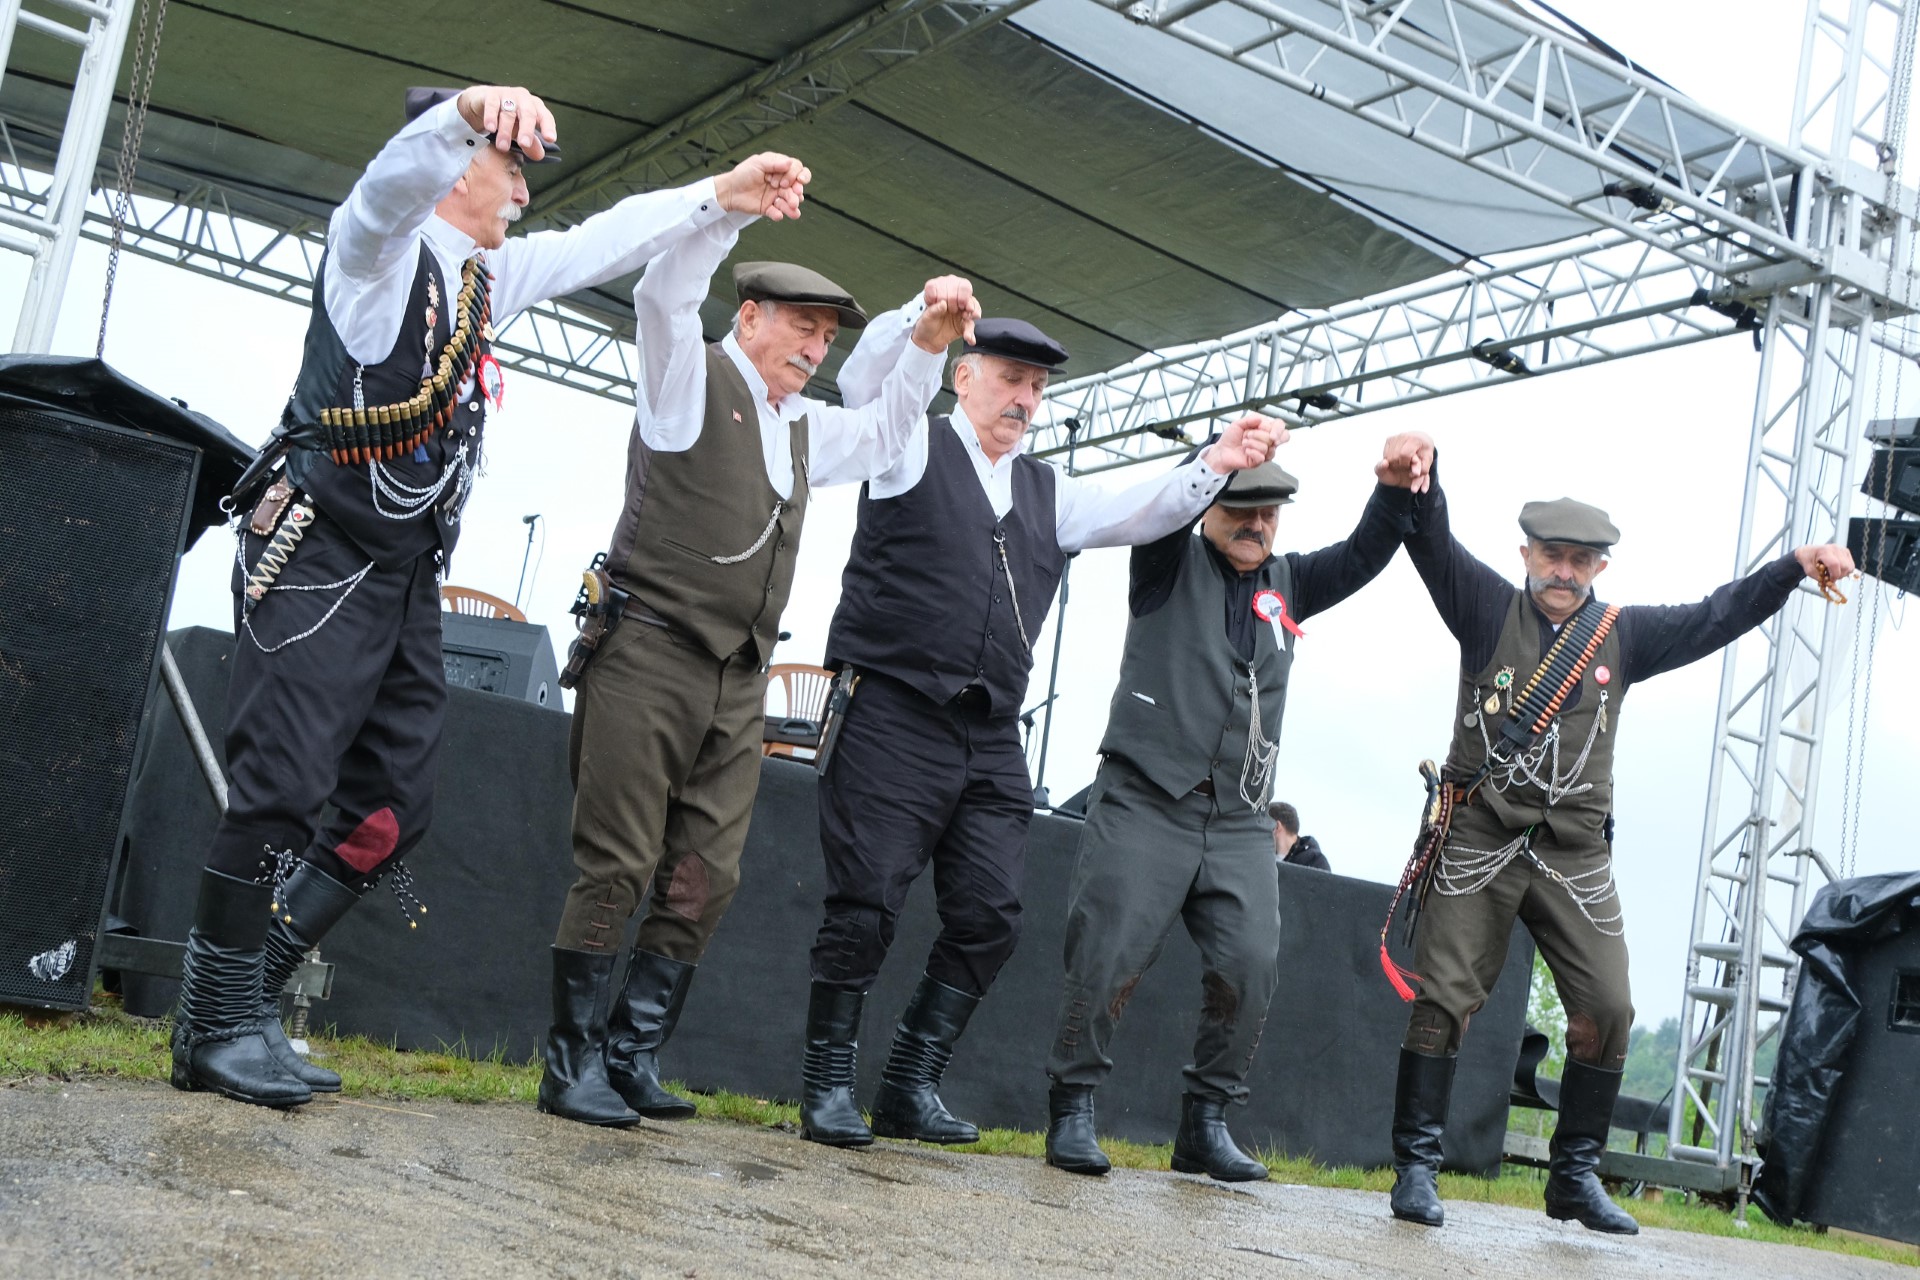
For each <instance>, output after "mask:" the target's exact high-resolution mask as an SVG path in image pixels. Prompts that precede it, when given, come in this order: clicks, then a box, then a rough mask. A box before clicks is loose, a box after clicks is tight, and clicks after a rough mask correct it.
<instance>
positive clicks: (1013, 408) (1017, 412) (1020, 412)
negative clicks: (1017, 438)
mask: <svg viewBox="0 0 1920 1280" xmlns="http://www.w3.org/2000/svg"><path fill="white" fill-rule="evenodd" d="M1000 416H1001V417H1003V418H1012V419H1013V420H1014V421H1015V422H1025V421H1026V420H1027V411H1026V410H1025V409H1024V408H1022V407H1021V406H1019V405H1017V404H1010V405H1008V406H1007V407H1006V408H1004V409H1002V410H1001V411H1000Z"/></svg>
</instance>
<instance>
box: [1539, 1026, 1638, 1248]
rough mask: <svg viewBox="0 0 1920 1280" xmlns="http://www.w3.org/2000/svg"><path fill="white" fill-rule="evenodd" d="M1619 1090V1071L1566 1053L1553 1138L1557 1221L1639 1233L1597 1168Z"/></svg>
mask: <svg viewBox="0 0 1920 1280" xmlns="http://www.w3.org/2000/svg"><path fill="white" fill-rule="evenodd" d="M1619 1096H1620V1072H1618V1071H1603V1070H1601V1069H1600V1068H1599V1067H1596V1066H1593V1065H1591V1064H1589V1063H1585V1062H1580V1061H1577V1060H1576V1059H1573V1058H1568V1059H1567V1069H1566V1071H1565V1072H1564V1073H1563V1074H1562V1075H1561V1077H1560V1120H1559V1123H1557V1124H1556V1125H1554V1127H1553V1141H1552V1142H1551V1143H1550V1144H1548V1152H1549V1154H1550V1155H1551V1157H1552V1158H1551V1160H1550V1161H1549V1162H1548V1164H1547V1216H1548V1217H1549V1218H1552V1219H1554V1220H1555V1221H1557V1222H1567V1221H1569V1220H1571V1221H1577V1222H1578V1223H1579V1224H1580V1225H1581V1226H1583V1227H1585V1228H1586V1229H1587V1230H1589V1231H1604V1232H1606V1233H1608V1234H1609V1235H1616V1236H1637V1235H1639V1234H1640V1224H1639V1223H1637V1222H1635V1221H1634V1220H1633V1215H1632V1214H1630V1213H1628V1212H1627V1211H1626V1210H1625V1209H1622V1208H1621V1207H1620V1206H1619V1205H1617V1204H1615V1203H1614V1202H1613V1201H1612V1200H1611V1199H1610V1198H1609V1197H1608V1196H1607V1192H1606V1189H1605V1188H1604V1187H1602V1186H1601V1185H1600V1178H1599V1176H1598V1175H1597V1174H1596V1172H1595V1170H1597V1169H1598V1168H1599V1167H1600V1153H1601V1152H1603V1151H1605V1150H1606V1149H1607V1130H1608V1129H1609V1128H1611V1127H1612V1123H1613V1100H1614V1099H1615V1098H1617V1097H1619Z"/></svg>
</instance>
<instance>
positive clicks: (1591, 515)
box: [1520, 498, 1620, 551]
mask: <svg viewBox="0 0 1920 1280" xmlns="http://www.w3.org/2000/svg"><path fill="white" fill-rule="evenodd" d="M1520 528H1521V531H1522V532H1524V533H1525V534H1526V535H1527V536H1528V537H1529V538H1532V539H1534V540H1535V541H1537V542H1571V543H1573V544H1574V545H1575V546H1581V547H1592V548H1593V549H1594V550H1595V551H1605V550H1607V549H1609V548H1610V547H1612V546H1613V544H1614V543H1616V542H1618V541H1620V531H1619V530H1618V529H1616V528H1614V527H1613V521H1612V520H1610V519H1608V517H1607V513H1606V512H1604V511H1602V510H1601V509H1600V508H1598V507H1590V506H1588V505H1587V504H1586V503H1584V502H1575V501H1574V500H1573V499H1572V498H1559V499H1556V500H1555V501H1553V502H1529V503H1528V504H1527V505H1526V506H1524V507H1522V508H1520Z"/></svg>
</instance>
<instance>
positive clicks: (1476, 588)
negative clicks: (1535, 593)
mask: <svg viewBox="0 0 1920 1280" xmlns="http://www.w3.org/2000/svg"><path fill="white" fill-rule="evenodd" d="M1407 556H1408V558H1409V559H1411V560H1412V561H1413V567H1414V568H1415V569H1416V570H1418V571H1419V574H1420V580H1421V581H1422V582H1424V583H1426V586H1427V595H1428V596H1429V597H1431V598H1432V600H1433V607H1434V608H1435V609H1436V610H1437V611H1438V612H1439V614H1440V620H1441V621H1442V622H1444V623H1446V624H1447V630H1448V631H1450V632H1452V633H1453V638H1454V639H1455V640H1457V641H1459V642H1460V662H1461V665H1462V666H1464V667H1468V668H1470V669H1475V670H1477V669H1478V668H1480V667H1483V666H1485V665H1486V664H1487V662H1488V661H1490V660H1491V659H1492V657H1493V646H1494V644H1495V643H1496V642H1497V641H1498V640H1499V638H1500V627H1501V624H1502V621H1503V619H1504V618H1505V615H1506V610H1507V608H1508V606H1509V605H1511V604H1512V602H1513V591H1514V588H1513V584H1512V583H1510V582H1508V581H1507V580H1506V579H1505V578H1503V577H1501V576H1500V574H1499V572H1498V571H1497V570H1495V569H1493V568H1492V567H1491V566H1489V565H1487V564H1485V563H1484V562H1482V561H1481V560H1479V559H1477V558H1476V557H1475V556H1474V555H1473V554H1472V553H1471V552H1469V551H1468V550H1467V549H1466V548H1465V547H1463V546H1461V545H1460V543H1459V540H1458V539H1456V538H1455V537H1454V536H1453V532H1452V530H1451V529H1450V528H1449V525H1448V520H1447V495H1446V491H1445V490H1443V489H1442V488H1441V487H1440V476H1439V467H1438V460H1437V455H1436V461H1435V465H1434V466H1433V467H1432V468H1431V469H1430V470H1429V471H1428V473H1427V486H1426V489H1425V491H1424V492H1422V493H1420V494H1419V495H1418V496H1416V497H1415V499H1414V503H1413V531H1412V532H1411V533H1410V534H1408V535H1407ZM1482 650H1484V652H1482Z"/></svg>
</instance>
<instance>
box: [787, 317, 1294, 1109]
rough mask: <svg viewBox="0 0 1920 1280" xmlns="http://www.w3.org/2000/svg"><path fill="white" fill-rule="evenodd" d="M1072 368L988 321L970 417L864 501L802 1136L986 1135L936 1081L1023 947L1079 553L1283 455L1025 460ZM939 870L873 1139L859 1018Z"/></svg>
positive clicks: (1123, 536) (1204, 498)
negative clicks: (923, 877)
mask: <svg viewBox="0 0 1920 1280" xmlns="http://www.w3.org/2000/svg"><path fill="white" fill-rule="evenodd" d="M894 327H895V328H896V329H897V328H898V322H896V323H895V326H894ZM897 342H898V338H892V339H891V340H889V339H887V338H886V336H885V335H883V334H875V335H871V336H870V338H869V340H868V341H867V342H865V343H863V344H862V345H861V349H860V350H859V351H856V352H855V353H854V357H853V358H852V359H850V360H849V361H848V362H847V365H846V367H845V368H843V369H842V371H841V375H840V385H841V389H842V391H843V392H844V393H845V394H846V395H847V396H848V398H849V402H850V403H858V402H861V401H863V400H865V399H866V397H867V396H868V395H869V394H870V393H871V392H870V388H871V387H872V385H873V382H874V377H873V374H874V371H875V370H876V369H878V368H882V367H884V358H885V355H886V353H887V351H888V350H889V349H890V347H891V346H892V345H895V344H897ZM1066 358H1067V352H1066V349H1065V348H1064V347H1062V346H1061V345H1060V344H1059V343H1057V342H1055V341H1054V340H1053V339H1051V338H1049V337H1047V335H1046V334H1044V333H1042V332H1041V331H1040V330H1039V329H1037V328H1035V327H1034V326H1033V325H1031V324H1028V323H1026V322H1025V321H1021V320H999V319H994V320H982V321H981V322H980V323H979V324H978V325H977V326H976V327H975V335H974V338H973V340H972V341H970V342H969V344H968V346H967V354H965V355H964V356H962V357H961V359H960V362H959V364H958V365H957V366H956V367H955V369H954V374H953V385H954V394H955V396H956V398H957V399H958V401H959V412H957V413H955V414H954V415H953V416H952V417H951V418H945V417H941V418H935V419H934V420H933V421H932V422H931V423H930V424H929V426H928V428H927V430H926V432H924V433H922V434H919V435H916V436H915V437H913V439H912V441H911V443H910V445H909V447H908V448H907V449H905V450H904V451H903V453H902V456H901V457H900V459H899V460H898V461H897V462H896V463H894V464H893V465H892V466H890V467H888V468H886V469H885V470H884V471H882V472H880V473H879V474H877V475H876V476H875V478H874V479H873V480H872V481H870V482H869V483H868V485H867V487H866V491H865V493H864V494H863V495H862V497H861V500H860V515H859V526H858V529H857V531H856V532H855V534H854V544H853V550H852V554H851V555H850V556H849V557H848V561H847V568H846V573H845V576H844V578H843V580H842V584H841V597H840V607H839V609H838V610H837V611H836V612H835V614H834V619H833V626H832V630H831V631H830V633H829V635H828V638H827V659H828V665H829V666H833V667H835V668H837V669H839V670H840V672H841V687H843V688H850V689H851V697H850V700H848V701H847V702H846V705H845V709H844V711H843V712H842V713H841V715H840V719H839V725H838V729H837V737H836V739H835V741H834V744H833V753H832V756H831V758H830V760H829V762H828V763H827V765H826V766H825V769H824V772H823V774H822V779H821V783H822V785H821V791H820V842H821V849H822V853H823V854H824V856H825V859H826V870H827V885H828V889H827V899H826V909H825V919H824V920H823V921H822V923H821V926H820V933H819V936H818V939H817V941H816V942H815V944H814V948H813V953H812V958H811V966H810V967H811V973H812V979H813V986H812V994H811V998H810V1001H809V1006H808V1014H807V1033H806V1049H805V1054H804V1058H803V1080H804V1090H803V1095H802V1105H801V1134H802V1136H803V1137H806V1138H809V1139H811V1140H813V1141H815V1142H823V1143H827V1144H829V1145H832V1146H846V1147H854V1146H864V1145H866V1144H868V1143H870V1142H872V1141H873V1138H874V1135H875V1134H878V1135H880V1136H882V1137H893V1138H915V1139H919V1140H921V1141H927V1142H941V1143H966V1142H972V1141H975V1140H976V1138H977V1137H978V1133H977V1131H976V1130H975V1128H974V1126H972V1125H971V1124H967V1123H965V1122H964V1121H960V1120H957V1119H955V1118H954V1117H953V1116H952V1115H950V1114H949V1113H948V1112H947V1110H946V1108H945V1107H944V1106H942V1105H941V1103H940V1099H939V1097H938V1095H937V1093H936V1089H937V1087H938V1085H939V1083H940V1078H941V1076H942V1074H943V1073H944V1072H945V1070H946V1065H947V1062H948V1060H949V1059H950V1058H951V1056H952V1054H953V1047H954V1044H955V1042H956V1041H957V1040H958V1039H959V1037H960V1035H961V1033H962V1032H963V1031H964V1030H965V1028H966V1024H967V1021H968V1019H969V1018H970V1017H971V1016H972V1013H973V1010H974V1008H975V1007H976V1006H977V1005H978V1004H979V1002H980V999H981V997H982V996H984V995H985V994H986V991H987V988H988V987H989V986H991V985H992V983H993V980H994V977H995V975H997V974H998V973H999V971H1000V967H1001V965H1002V964H1004V963H1005V962H1006V959H1007V957H1008V956H1009V955H1011V954H1012V952H1013V947H1014V943H1015V941H1016V939H1017V938H1018V935H1019V926H1020V882H1021V875H1022V868H1023V866H1024V862H1025V848H1026V834H1027V826H1028V823H1029V822H1030V820H1031V819H1032V816H1033V790H1032V786H1031V783H1030V780H1029V778H1028V776H1027V765H1026V758H1025V756H1024V755H1023V753H1022V751H1021V747H1020V738H1019V731H1018V728H1017V724H1018V717H1019V714H1020V704H1021V700H1022V698H1023V697H1024V696H1025V694H1026V688H1027V677H1028V675H1029V674H1030V673H1031V671H1032V669H1033V649H1032V646H1033V642H1034V641H1035V640H1037V639H1038V638H1039V634H1040V628H1041V625H1042V624H1043V623H1044V622H1045V620H1046V615H1047V609H1048V607H1049V606H1050V605H1051V603H1052V600H1053V594H1054V591H1055V590H1056V588H1057V587H1058V586H1059V582H1060V574H1061V571H1062V569H1063V568H1064V567H1065V565H1066V558H1067V557H1068V556H1069V555H1071V554H1073V553H1074V552H1077V551H1080V550H1082V549H1084V548H1087V547H1105V546H1123V545H1128V544H1131V543H1137V542H1147V541H1151V540H1153V539H1156V538H1160V537H1162V536H1164V535H1166V534H1167V533H1170V532H1172V531H1173V530H1175V529H1178V528H1181V527H1183V526H1186V525H1189V524H1191V523H1192V522H1193V521H1194V519H1195V518H1197V517H1198V516H1199V514H1200V512H1201V511H1202V510H1204V509H1205V508H1206V506H1207V504H1208V503H1209V502H1210V501H1212V499H1213V496H1214V494H1215V493H1217V492H1218V491H1219V489H1220V487H1221V486H1222V485H1224V484H1225V483H1226V481H1227V477H1228V476H1229V475H1230V474H1232V473H1233V472H1234V471H1236V470H1238V469H1240V468H1242V467H1249V466H1254V465H1257V464H1259V463H1262V462H1265V461H1266V460H1267V459H1268V458H1269V457H1271V456H1272V453H1273V449H1274V445H1275V442H1276V437H1275V430H1276V427H1277V426H1278V424H1277V423H1275V422H1274V421H1273V420H1271V419H1267V418H1262V417H1259V416H1258V415H1253V414H1249V415H1248V416H1246V417H1244V418H1242V419H1240V420H1239V421H1237V422H1235V423H1234V424H1233V425H1232V426H1230V427H1228V428H1227V430H1226V432H1225V433H1224V434H1223V435H1222V437H1221V438H1220V440H1219V441H1217V442H1216V443H1214V444H1213V445H1212V446H1210V447H1209V448H1208V449H1206V450H1205V451H1204V452H1202V453H1201V454H1200V455H1199V456H1198V457H1196V458H1195V459H1193V460H1192V461H1191V462H1189V463H1187V464H1185V465H1183V466H1180V467H1177V468H1175V469H1174V470H1172V471H1169V472H1167V473H1166V474H1164V475H1160V476H1155V477H1152V478H1151V479H1147V480H1143V481H1141V482H1139V483H1138V484H1135V485H1133V486H1131V487H1130V488H1126V489H1108V488H1105V487H1102V486H1099V485H1096V484H1091V483H1089V482H1087V481H1084V480H1080V479H1077V478H1075V477H1073V476H1070V475H1068V474H1066V473H1065V472H1064V471H1060V470H1058V469H1056V468H1054V467H1052V466H1049V465H1048V464H1046V463H1044V462H1041V461H1040V460H1038V459H1036V458H1033V457H1030V456H1028V455H1027V454H1026V453H1025V452H1024V450H1023V445H1024V442H1025V436H1026V430H1027V425H1028V423H1029V422H1030V421H1031V419H1032V416H1033V414H1034V412H1035V410H1036V409H1037V408H1038V407H1039V402H1040V398H1041V396H1042V395H1043V394H1044V393H1045V391H1046V386H1047V379H1048V377H1049V376H1050V374H1051V372H1052V371H1053V370H1054V369H1056V368H1058V367H1059V366H1060V365H1061V364H1063V363H1064V362H1065V361H1066ZM856 680H857V684H856V683H855V682H856ZM929 862H931V863H932V864H933V868H934V885H935V892H936V893H937V895H938V903H939V910H940V919H941V923H942V926H943V927H942V930H941V933H940V937H939V939H938V940H937V941H936V942H935V943H934V946H933V952H932V955H931V956H930V957H929V958H928V961H927V967H926V972H925V975H924V976H923V978H922V979H921V982H920V986H919V988H918V990H917V991H916V992H915V994H914V996H913V999H912V1002H911V1003H910V1004H909V1005H908V1006H907V1010H906V1013H905V1014H904V1015H903V1016H902V1018H901V1020H900V1023H899V1026H898V1029H897V1031H896V1034H895V1037H894V1041H893V1050H892V1053H891V1055H890V1057H889V1058H888V1061H887V1067H886V1072H885V1074H884V1076H883V1082H882V1084H881V1088H880V1093H879V1097H878V1098H877V1100H876V1101H875V1104H874V1108H873V1125H872V1128H871V1129H869V1128H868V1126H867V1124H866V1122H865V1121H863V1120H862V1119H861V1115H860V1110H859V1107H858V1106H856V1105H855V1103H854V1101H853V1081H854V1071H855V1057H856V1050H857V1036H858V1032H859V1026H860V1015H861V1012H862V1010H863V1008H864V1003H865V1000H866V993H867V991H868V989H869V988H870V987H871V985H872V983H873V979H874V978H875V977H876V976H877V975H878V974H879V971H880V966H881V963H882V962H883V961H884V959H885V957H886V952H887V948H888V947H889V946H890V945H891V943H892V941H893V932H894V921H895V919H896V918H897V916H898V914H899V911H900V908H901V906H902V904H904V902H905V901H906V895H907V890H908V888H909V887H910V886H911V884H912V883H913V881H914V879H915V878H916V877H917V876H918V875H919V874H920V872H921V871H923V870H924V869H925V868H926V866H927V864H928V863H929Z"/></svg>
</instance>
